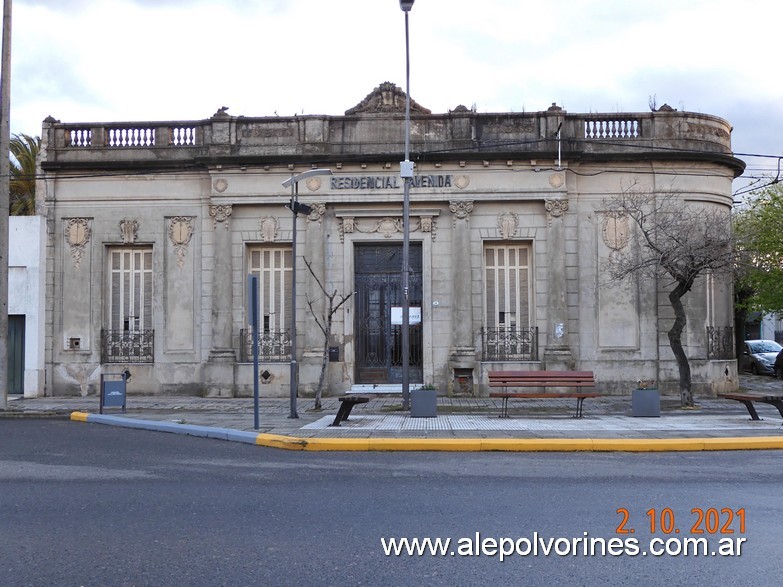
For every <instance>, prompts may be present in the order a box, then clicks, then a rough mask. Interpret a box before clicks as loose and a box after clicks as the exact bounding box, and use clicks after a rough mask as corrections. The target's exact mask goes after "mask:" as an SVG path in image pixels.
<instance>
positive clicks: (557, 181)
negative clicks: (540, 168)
mask: <svg viewBox="0 0 783 587" xmlns="http://www.w3.org/2000/svg"><path fill="white" fill-rule="evenodd" d="M564 183H565V177H563V174H562V173H553V174H552V175H550V176H549V185H551V186H552V187H553V188H555V189H557V188H561V187H563V184H564Z"/></svg>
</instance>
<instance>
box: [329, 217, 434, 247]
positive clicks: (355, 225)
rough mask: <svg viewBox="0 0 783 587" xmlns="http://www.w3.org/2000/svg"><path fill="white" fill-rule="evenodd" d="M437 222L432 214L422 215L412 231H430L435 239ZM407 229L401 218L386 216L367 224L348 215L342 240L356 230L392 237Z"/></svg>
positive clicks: (344, 220)
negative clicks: (362, 223)
mask: <svg viewBox="0 0 783 587" xmlns="http://www.w3.org/2000/svg"><path fill="white" fill-rule="evenodd" d="M435 229H436V223H435V219H434V218H433V217H432V216H422V217H420V218H419V219H418V221H417V222H416V224H415V225H413V223H412V222H411V232H416V231H419V232H428V233H429V234H430V238H431V239H432V240H435ZM404 230H405V227H404V225H403V222H402V219H401V218H391V217H390V216H385V217H383V218H381V219H379V220H370V221H369V222H368V223H367V224H366V225H361V224H360V223H359V222H358V221H357V220H356V219H355V218H353V217H346V218H343V219H342V222H341V223H340V242H345V235H346V234H351V233H355V232H360V233H362V234H374V233H379V234H382V235H383V236H384V238H391V237H392V236H394V235H395V234H398V233H402V232H403V231H404Z"/></svg>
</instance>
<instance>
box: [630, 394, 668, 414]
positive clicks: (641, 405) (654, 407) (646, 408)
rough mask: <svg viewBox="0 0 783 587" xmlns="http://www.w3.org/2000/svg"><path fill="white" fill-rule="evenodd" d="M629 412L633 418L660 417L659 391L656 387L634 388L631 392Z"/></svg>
mask: <svg viewBox="0 0 783 587" xmlns="http://www.w3.org/2000/svg"><path fill="white" fill-rule="evenodd" d="M631 414H632V415H633V416H634V417H635V418H658V417H660V415H661V392H660V391H659V390H657V389H634V390H633V391H632V392H631Z"/></svg>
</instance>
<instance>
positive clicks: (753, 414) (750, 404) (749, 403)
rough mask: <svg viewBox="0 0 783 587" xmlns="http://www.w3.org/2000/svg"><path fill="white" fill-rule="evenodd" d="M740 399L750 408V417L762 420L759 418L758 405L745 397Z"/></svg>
mask: <svg viewBox="0 0 783 587" xmlns="http://www.w3.org/2000/svg"><path fill="white" fill-rule="evenodd" d="M739 401H741V402H742V403H743V404H745V407H746V408H748V413H749V414H750V419H751V420H761V418H759V414H758V412H757V411H756V407H755V406H754V405H753V402H752V401H751V400H749V399H743V400H739ZM778 409H780V408H778ZM781 414H783V412H781Z"/></svg>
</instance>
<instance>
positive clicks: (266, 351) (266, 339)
mask: <svg viewBox="0 0 783 587" xmlns="http://www.w3.org/2000/svg"><path fill="white" fill-rule="evenodd" d="M239 360H240V362H242V363H249V362H251V361H252V360H253V333H252V331H250V330H246V329H244V328H243V329H242V330H240V331H239ZM258 360H259V361H262V362H264V363H287V362H288V361H290V360H291V332H290V331H288V330H285V331H283V332H259V333H258Z"/></svg>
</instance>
